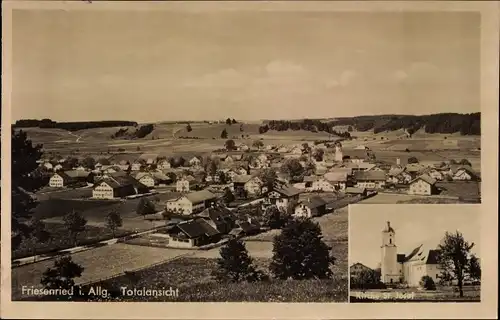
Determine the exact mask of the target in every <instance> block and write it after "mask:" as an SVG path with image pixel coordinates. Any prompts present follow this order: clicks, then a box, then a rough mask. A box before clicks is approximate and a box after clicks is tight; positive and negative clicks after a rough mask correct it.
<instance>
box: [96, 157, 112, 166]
mask: <svg viewBox="0 0 500 320" xmlns="http://www.w3.org/2000/svg"><path fill="white" fill-rule="evenodd" d="M97 162H99V163H100V164H102V165H103V166H109V165H110V164H111V162H110V161H109V160H108V159H107V158H100V159H99V160H98V161H97Z"/></svg>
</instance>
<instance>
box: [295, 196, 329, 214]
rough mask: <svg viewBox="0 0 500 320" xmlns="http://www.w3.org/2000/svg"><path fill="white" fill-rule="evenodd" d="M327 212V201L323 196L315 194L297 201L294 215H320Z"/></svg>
mask: <svg viewBox="0 0 500 320" xmlns="http://www.w3.org/2000/svg"><path fill="white" fill-rule="evenodd" d="M325 213H326V202H325V200H323V198H321V197H318V196H314V197H309V198H307V199H306V200H303V201H300V202H298V203H297V205H296V206H295V209H294V214H293V215H294V217H306V218H312V217H318V216H321V215H324V214H325Z"/></svg>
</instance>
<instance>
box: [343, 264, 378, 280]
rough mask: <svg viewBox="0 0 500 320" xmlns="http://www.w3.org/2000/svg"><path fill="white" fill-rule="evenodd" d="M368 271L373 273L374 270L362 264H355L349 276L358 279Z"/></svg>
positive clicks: (350, 268)
mask: <svg viewBox="0 0 500 320" xmlns="http://www.w3.org/2000/svg"><path fill="white" fill-rule="evenodd" d="M367 271H373V269H371V268H369V267H367V266H365V265H364V264H362V263H359V262H357V263H355V264H353V265H352V266H350V267H349V275H350V276H351V277H357V276H359V275H360V274H361V273H362V272H367Z"/></svg>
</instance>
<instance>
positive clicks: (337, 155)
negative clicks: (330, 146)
mask: <svg viewBox="0 0 500 320" xmlns="http://www.w3.org/2000/svg"><path fill="white" fill-rule="evenodd" d="M343 157H344V155H343V154H342V145H341V144H340V143H336V144H335V161H336V162H342V161H343V160H342V159H343Z"/></svg>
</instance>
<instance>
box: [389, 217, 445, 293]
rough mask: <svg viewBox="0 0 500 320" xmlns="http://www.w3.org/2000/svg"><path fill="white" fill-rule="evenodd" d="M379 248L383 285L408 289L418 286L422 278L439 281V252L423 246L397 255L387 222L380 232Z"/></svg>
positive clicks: (392, 233) (393, 234)
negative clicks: (394, 285) (398, 284)
mask: <svg viewBox="0 0 500 320" xmlns="http://www.w3.org/2000/svg"><path fill="white" fill-rule="evenodd" d="M380 247H381V263H380V265H381V270H380V273H381V279H380V280H381V281H382V282H383V283H385V284H396V283H404V284H407V285H408V286H410V287H416V286H418V285H419V282H420V280H421V279H422V277H423V276H429V277H431V278H432V279H433V280H434V282H436V283H437V282H438V281H439V276H440V274H441V271H440V268H439V264H438V254H439V251H438V250H436V249H430V248H426V247H425V246H424V245H423V244H421V245H419V246H417V247H416V248H414V249H413V250H412V251H411V252H410V253H408V254H404V253H402V254H400V253H398V247H397V245H396V232H395V231H394V229H393V228H392V227H391V223H390V222H389V221H387V226H386V227H385V228H384V229H383V230H382V245H381V246H380Z"/></svg>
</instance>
